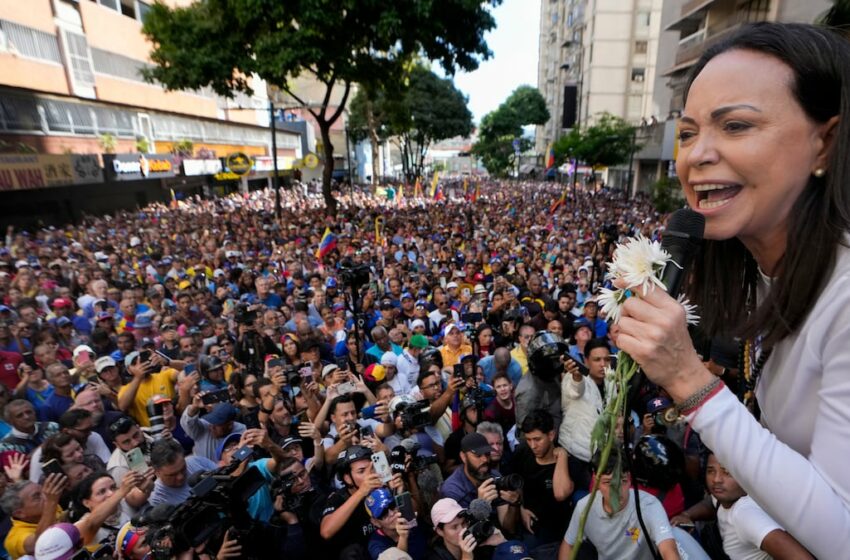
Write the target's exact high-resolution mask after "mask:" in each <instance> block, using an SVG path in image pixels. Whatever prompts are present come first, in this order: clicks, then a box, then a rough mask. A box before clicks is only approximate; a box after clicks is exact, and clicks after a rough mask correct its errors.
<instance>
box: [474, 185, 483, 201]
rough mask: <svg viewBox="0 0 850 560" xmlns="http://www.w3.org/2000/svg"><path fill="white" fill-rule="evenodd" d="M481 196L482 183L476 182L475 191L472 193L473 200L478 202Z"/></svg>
mask: <svg viewBox="0 0 850 560" xmlns="http://www.w3.org/2000/svg"><path fill="white" fill-rule="evenodd" d="M479 196H481V183H475V191H474V192H473V193H472V202H477V201H478V197H479Z"/></svg>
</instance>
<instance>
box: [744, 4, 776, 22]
mask: <svg viewBox="0 0 850 560" xmlns="http://www.w3.org/2000/svg"><path fill="white" fill-rule="evenodd" d="M769 14H770V0H748V1H747V2H743V3H742V4H740V5H739V6H738V21H739V22H741V23H755V22H757V21H765V20H766V19H767V16H768V15H769Z"/></svg>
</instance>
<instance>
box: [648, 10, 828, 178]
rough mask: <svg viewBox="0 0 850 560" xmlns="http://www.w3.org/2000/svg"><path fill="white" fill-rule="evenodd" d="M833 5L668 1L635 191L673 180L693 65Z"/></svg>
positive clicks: (817, 14)
mask: <svg viewBox="0 0 850 560" xmlns="http://www.w3.org/2000/svg"><path fill="white" fill-rule="evenodd" d="M830 5H831V2H830V1H829V0H806V1H805V2H802V1H799V0H666V1H665V3H664V6H663V12H662V24H661V27H662V32H661V37H660V42H661V44H662V45H663V47H662V48H661V49H660V50H659V52H658V56H657V59H656V67H657V68H658V69H659V72H658V74H657V77H656V83H655V87H654V95H655V99H654V101H653V107H655V110H656V113H655V114H656V115H658V118H657V119H653V120H652V121H651V122H649V123H647V124H646V126H643V127H641V129H640V130H639V139H640V143H641V144H642V145H643V148H642V149H641V151H640V152H638V153H637V154H636V156H635V162H636V164H635V170H634V171H635V177H636V180H635V183H634V186H633V187H634V188H635V189H636V190H645V191H646V190H649V189H650V188H651V187H652V184H653V183H654V182H655V181H657V180H658V179H660V178H661V177H662V176H665V175H666V176H675V173H676V170H675V166H674V165H673V163H674V161H673V160H674V159H675V152H676V142H677V140H676V121H677V118H678V116H679V114H680V113H681V111H682V109H683V93H684V88H685V84H686V82H687V79H688V76H689V74H690V71H691V69H692V67H693V66H694V64H696V62H697V60H699V57H700V56H701V55H702V53H703V52H705V50H706V49H707V48H709V47H710V46H712V45H715V44H717V43H718V42H720V41H722V40H723V39H725V38H726V37H729V36H730V35H731V34H732V33H734V32H735V31H736V30H738V29H740V28H741V27H742V26H744V25H747V24H749V23H755V22H759V21H780V22H789V23H791V22H796V23H812V22H814V21H816V20H817V19H818V18H819V17H820V16H822V15H823V14H824V13H825V12H826V11H827V10H828V9H829V7H830Z"/></svg>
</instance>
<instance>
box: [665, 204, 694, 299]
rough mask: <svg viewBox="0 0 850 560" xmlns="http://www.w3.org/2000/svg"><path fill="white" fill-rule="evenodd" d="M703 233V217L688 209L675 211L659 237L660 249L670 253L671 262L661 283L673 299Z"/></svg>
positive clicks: (676, 294)
mask: <svg viewBox="0 0 850 560" xmlns="http://www.w3.org/2000/svg"><path fill="white" fill-rule="evenodd" d="M704 233H705V216H703V215H702V214H700V213H699V212H694V211H693V210H691V209H689V208H682V209H681V210H676V211H675V212H673V214H672V215H671V216H670V220H669V221H668V222H667V229H666V230H665V231H664V233H663V234H662V235H661V248H662V249H664V250H665V251H667V252H668V253H670V256H671V257H672V259H673V262H670V263H668V264H667V267H666V268H665V269H664V274H663V275H662V276H661V281H662V282H663V283H664V285H665V286H667V293H668V294H670V295H671V296H673V297H674V298H675V297H676V296H678V295H679V291H680V290H681V288H682V282H683V281H684V279H685V277H686V276H687V274H688V268H690V266H691V262H693V260H694V256H696V254H697V252H698V251H699V246H700V244H701V243H702V236H703V234H704Z"/></svg>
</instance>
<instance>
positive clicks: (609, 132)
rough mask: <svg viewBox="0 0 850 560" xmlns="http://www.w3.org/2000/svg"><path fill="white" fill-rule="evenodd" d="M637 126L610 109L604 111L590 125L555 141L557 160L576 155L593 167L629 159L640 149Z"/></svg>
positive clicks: (606, 165) (558, 161)
mask: <svg viewBox="0 0 850 560" xmlns="http://www.w3.org/2000/svg"><path fill="white" fill-rule="evenodd" d="M634 133H635V127H633V126H632V125H630V124H629V123H627V122H626V121H624V120H623V119H621V118H620V117H617V116H614V115H612V114H610V113H602V114H601V115H600V116H599V118H598V119H597V121H596V124H593V125H591V126H589V127H587V128H583V129H578V128H574V129H572V130H571V131H570V132H569V134H566V135H564V136H561V137H560V138H559V139H558V140H557V141H556V142H555V144H554V146H553V148H554V150H555V161H556V162H557V163H558V164H561V163H563V162H565V161H567V160H570V159H577V160H578V161H580V162H583V163H585V164H587V165H590V166H592V167H610V166H612V165H619V164H621V163H626V162H627V161H628V160H629V157H631V155H632V154H633V153H635V152H637V151H638V150H639V149H640V146H639V145H637V144H636V143H635V142H634Z"/></svg>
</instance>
